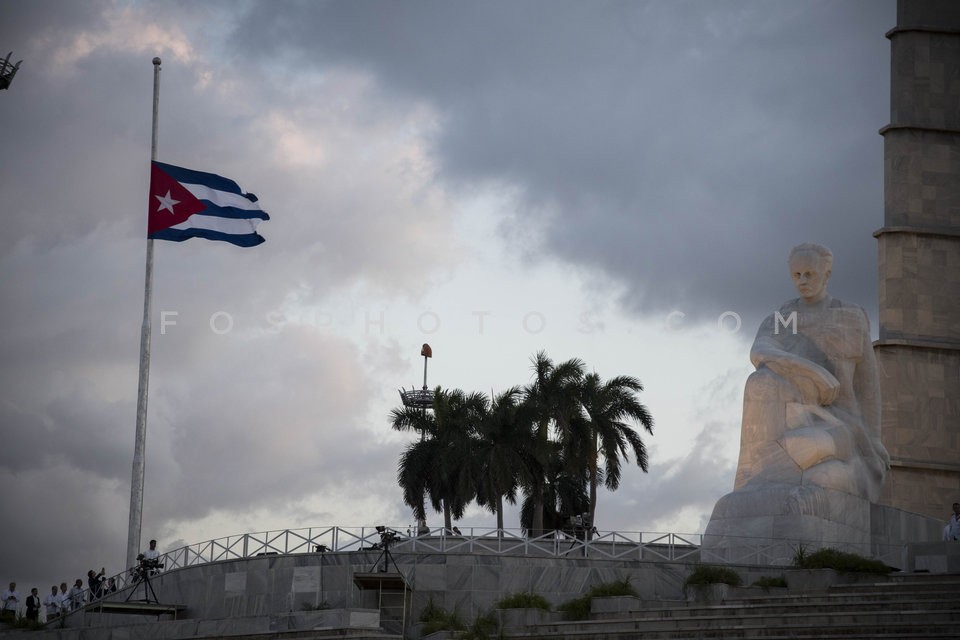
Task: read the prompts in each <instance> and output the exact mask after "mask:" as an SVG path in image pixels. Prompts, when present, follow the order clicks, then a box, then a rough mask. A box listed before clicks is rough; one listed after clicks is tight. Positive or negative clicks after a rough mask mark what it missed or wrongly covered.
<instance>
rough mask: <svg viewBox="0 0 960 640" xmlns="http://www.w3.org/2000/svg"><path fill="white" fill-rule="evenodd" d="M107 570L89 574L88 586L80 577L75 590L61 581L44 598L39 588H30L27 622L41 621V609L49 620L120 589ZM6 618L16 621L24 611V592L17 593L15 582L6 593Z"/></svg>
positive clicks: (4, 594)
mask: <svg viewBox="0 0 960 640" xmlns="http://www.w3.org/2000/svg"><path fill="white" fill-rule="evenodd" d="M105 574H106V570H105V569H100V572H99V573H98V572H96V571H94V570H93V569H91V570H90V571H88V572H87V586H84V585H83V580H82V579H81V578H77V580H76V582H74V583H73V586H72V587H69V588H68V587H67V583H66V582H61V583H60V587H59V588H57V585H53V586H52V587H50V593H48V594H47V596H46V597H44V598H43V599H41V598H40V594H39V592H38V591H37V588H36V587H34V588H32V589H30V595H29V596H27V597H26V599H25V600H24V602H23V604H24V606H25V607H26V610H25V613H24V617H25V618H27V620H33V621H39V620H40V610H41V608H43V609H45V610H46V614H47V620H48V621H50V620H53V619H54V618H56V617H58V616H60V615H63V614H65V613H68V612H70V611H73V610H75V609H80V608H81V607H83V605H84V604H86V603H87V602H91V601H93V600H96V599H98V598H102V597H103V596H105V595H107V594H108V593H112V592H114V591H116V590H117V583H116V580H114V579H113V578H106V577H105ZM2 598H3V608H2V616H3V619H4V620H5V621H12V620H14V619H16V617H17V614H18V613H19V611H20V606H21V602H20V592H19V591H17V583H16V582H11V583H10V586H9V588H8V589H7V590H6V591H4V592H3V595H2Z"/></svg>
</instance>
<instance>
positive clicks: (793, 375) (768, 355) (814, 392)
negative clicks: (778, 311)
mask: <svg viewBox="0 0 960 640" xmlns="http://www.w3.org/2000/svg"><path fill="white" fill-rule="evenodd" d="M772 328H773V321H772V316H771V317H769V318H767V320H764V322H763V324H761V325H760V330H759V331H758V332H757V337H756V339H755V340H754V341H753V347H752V348H751V349H750V361H751V362H752V363H753V366H755V367H756V368H758V369H759V368H760V367H762V366H765V367H767V368H768V369H770V370H771V371H773V372H774V373H776V374H777V375H779V376H781V377H782V378H786V379H787V380H790V381H791V382H792V383H793V384H794V385H795V386H796V387H797V388H798V389H799V390H800V393H801V394H802V395H803V398H804V401H805V402H808V403H810V404H820V405H830V404H832V403H833V401H834V400H836V399H837V393H838V392H839V391H840V381H839V380H837V378H836V377H835V376H834V375H833V374H832V373H830V372H829V371H827V370H826V369H824V368H823V367H821V366H820V365H818V364H817V363H815V362H813V361H811V360H808V359H807V358H804V357H803V356H800V355H797V354H795V353H793V352H791V351H787V350H786V349H785V348H784V347H783V343H782V342H781V341H780V340H779V339H778V338H777V337H776V335H775V334H774V333H773V330H772Z"/></svg>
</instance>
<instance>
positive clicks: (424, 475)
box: [390, 387, 487, 531]
mask: <svg viewBox="0 0 960 640" xmlns="http://www.w3.org/2000/svg"><path fill="white" fill-rule="evenodd" d="M486 404H487V399H486V396H484V395H483V394H482V393H471V394H467V393H464V392H463V391H462V390H460V389H454V390H452V391H444V390H442V389H440V388H439V387H438V388H437V389H436V391H435V392H434V395H433V412H432V413H431V412H427V411H423V410H421V409H416V408H412V407H402V408H399V409H394V410H393V411H391V413H390V420H391V424H392V426H393V428H394V429H396V430H398V431H417V432H419V433H420V434H421V435H422V436H423V437H422V438H421V439H420V440H418V441H416V442H412V443H410V444H409V445H408V446H407V449H406V450H405V451H404V452H403V454H402V455H401V457H400V462H399V464H398V466H397V481H398V482H399V484H400V487H401V489H402V490H403V501H404V502H405V503H406V504H408V505H409V506H410V507H411V508H412V509H413V513H414V516H415V517H416V518H417V519H418V520H424V519H426V507H425V505H424V495H427V496H429V498H430V504H431V506H432V507H433V508H434V510H436V511H438V512H440V511H442V512H443V522H444V527H445V528H446V530H447V531H451V530H452V525H453V522H452V518H461V517H463V513H464V510H465V509H466V505H467V504H468V503H469V502H470V500H472V499H473V497H474V495H475V493H476V490H475V485H476V482H475V479H474V474H475V472H476V464H474V463H473V460H472V443H473V441H474V440H475V435H474V434H476V432H477V430H478V429H479V424H480V420H481V419H482V416H483V415H484V413H485V409H486Z"/></svg>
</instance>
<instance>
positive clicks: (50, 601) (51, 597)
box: [43, 585, 60, 622]
mask: <svg viewBox="0 0 960 640" xmlns="http://www.w3.org/2000/svg"><path fill="white" fill-rule="evenodd" d="M43 606H45V607H46V608H47V622H50V621H51V620H53V619H54V618H56V617H57V616H58V615H60V594H59V593H57V585H53V586H52V587H50V593H49V594H48V595H47V597H46V598H44V599H43Z"/></svg>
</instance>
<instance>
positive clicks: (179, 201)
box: [147, 163, 207, 235]
mask: <svg viewBox="0 0 960 640" xmlns="http://www.w3.org/2000/svg"><path fill="white" fill-rule="evenodd" d="M206 208H207V206H206V205H205V204H203V203H202V202H200V201H199V200H197V198H195V197H194V195H193V194H192V193H190V192H189V191H187V190H186V189H185V188H184V186H183V185H182V184H180V183H179V182H177V181H176V180H174V179H173V178H171V177H170V176H169V175H167V174H166V173H164V172H163V170H161V169H160V168H159V167H157V165H156V163H151V165H150V204H149V205H148V211H149V215H148V218H147V235H150V234H151V233H154V232H156V231H162V230H163V229H168V228H170V227H172V226H174V225H177V224H180V223H181V222H185V221H186V220H187V218H189V217H190V216H192V215H193V214H195V213H198V212H200V211H203V210H204V209H206Z"/></svg>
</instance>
